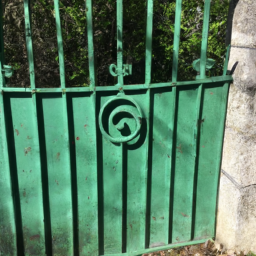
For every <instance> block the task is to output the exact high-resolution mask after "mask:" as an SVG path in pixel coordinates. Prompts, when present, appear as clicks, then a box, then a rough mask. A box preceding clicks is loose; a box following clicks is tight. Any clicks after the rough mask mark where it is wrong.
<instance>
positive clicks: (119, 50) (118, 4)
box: [116, 0, 124, 87]
mask: <svg viewBox="0 0 256 256" xmlns="http://www.w3.org/2000/svg"><path fill="white" fill-rule="evenodd" d="M116 15H117V30H116V31H117V74H118V86H119V87H122V86H123V85H124V78H123V0H117V1H116Z"/></svg>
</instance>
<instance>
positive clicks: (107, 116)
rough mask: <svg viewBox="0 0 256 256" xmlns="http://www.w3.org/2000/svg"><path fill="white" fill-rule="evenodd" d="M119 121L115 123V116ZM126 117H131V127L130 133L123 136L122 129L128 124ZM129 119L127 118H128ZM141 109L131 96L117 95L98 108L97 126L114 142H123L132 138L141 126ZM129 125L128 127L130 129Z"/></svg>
mask: <svg viewBox="0 0 256 256" xmlns="http://www.w3.org/2000/svg"><path fill="white" fill-rule="evenodd" d="M118 115H119V116H120V117H119V119H120V120H119V121H118V122H117V123H116V124H115V120H114V119H115V118H116V117H117V116H118ZM128 119H133V123H134V125H133V129H131V130H132V131H131V132H130V134H128V135H126V136H124V135H122V134H121V131H122V129H124V128H125V127H126V126H129V125H128V124H129V122H127V120H128ZM128 121H129V120H128ZM141 122H142V111H141V108H140V106H139V105H138V104H137V103H136V102H135V101H134V100H133V99H132V98H131V97H128V96H125V95H117V96H116V97H115V98H112V99H110V100H109V101H107V102H106V103H105V104H104V105H103V107H102V108H101V110H100V114H99V127H100V131H101V133H102V135H103V136H104V137H105V138H106V139H107V140H109V141H111V142H114V143H124V142H128V141H131V140H132V139H134V138H135V137H136V136H137V135H138V133H139V131H140V128H141ZM130 128H132V127H129V128H128V129H129V130H130Z"/></svg>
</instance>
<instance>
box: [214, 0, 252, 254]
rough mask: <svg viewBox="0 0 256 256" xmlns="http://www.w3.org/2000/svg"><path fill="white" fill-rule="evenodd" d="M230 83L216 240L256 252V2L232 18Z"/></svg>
mask: <svg viewBox="0 0 256 256" xmlns="http://www.w3.org/2000/svg"><path fill="white" fill-rule="evenodd" d="M231 45H232V48H231V55H230V62H229V65H230V67H229V69H231V68H232V66H233V65H234V64H235V63H236V62H237V67H236V69H235V71H234V74H233V78H234V83H233V84H232V85H231V86H230V92H229V100H228V110H227V119H226V128H225V137H224V148H223V158H222V173H221V177H220V187H219V199H218V212H217V230H216V242H217V243H221V244H223V246H224V248H226V249H229V250H234V251H235V250H236V251H245V252H248V251H252V252H254V253H255V252H256V239H255V237H256V1H255V0H240V1H239V2H238V4H237V6H236V8H235V12H234V17H233V29H232V42H231Z"/></svg>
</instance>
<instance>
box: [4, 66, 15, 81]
mask: <svg viewBox="0 0 256 256" xmlns="http://www.w3.org/2000/svg"><path fill="white" fill-rule="evenodd" d="M2 73H3V74H4V76H5V77H7V78H10V77H11V76H12V75H13V68H12V66H9V65H3V68H2Z"/></svg>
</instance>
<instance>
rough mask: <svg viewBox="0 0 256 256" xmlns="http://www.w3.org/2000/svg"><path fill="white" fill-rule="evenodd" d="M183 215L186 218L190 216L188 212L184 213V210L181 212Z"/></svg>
mask: <svg viewBox="0 0 256 256" xmlns="http://www.w3.org/2000/svg"><path fill="white" fill-rule="evenodd" d="M181 215H182V216H183V217H185V218H188V217H189V216H188V215H187V214H185V213H183V212H181Z"/></svg>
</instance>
